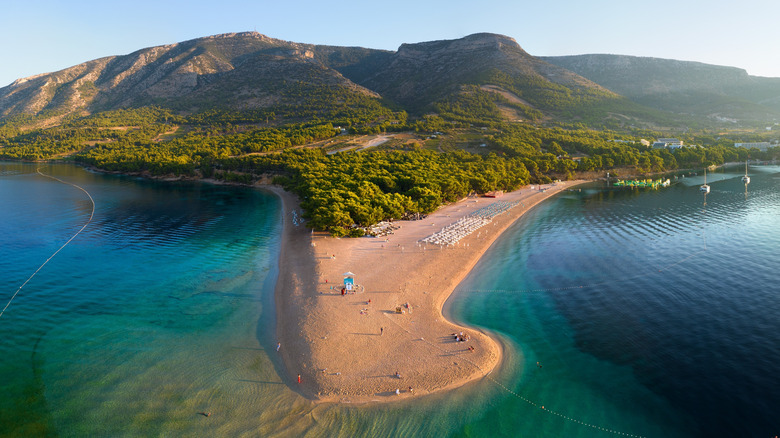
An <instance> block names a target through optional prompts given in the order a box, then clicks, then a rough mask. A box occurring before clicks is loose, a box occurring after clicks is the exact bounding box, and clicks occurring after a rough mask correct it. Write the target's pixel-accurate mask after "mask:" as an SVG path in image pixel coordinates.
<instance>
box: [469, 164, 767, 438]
mask: <svg viewBox="0 0 780 438" xmlns="http://www.w3.org/2000/svg"><path fill="white" fill-rule="evenodd" d="M742 169H744V168H742ZM739 170H741V169H739V168H735V169H731V170H730V171H726V172H723V171H720V172H718V173H715V174H710V175H709V178H708V183H710V185H711V187H712V192H711V193H710V194H709V195H707V197H706V199H705V198H704V195H703V194H702V193H700V192H699V191H698V186H699V185H700V184H701V183H702V182H703V181H702V177H695V178H686V179H682V180H680V183H678V184H676V185H674V186H672V187H670V188H668V189H663V190H657V191H652V190H648V191H644V190H642V191H638V190H633V191H632V190H628V189H621V190H612V189H607V188H606V187H604V186H602V185H593V186H590V187H589V188H585V189H583V190H582V192H569V193H567V194H565V195H564V196H560V197H557V198H556V199H554V200H552V201H550V202H547V203H545V204H544V205H542V206H540V207H539V208H537V209H536V210H535V211H533V212H532V213H531V216H530V217H527V218H526V220H523V221H522V222H521V223H519V224H517V225H516V226H515V228H514V229H513V230H511V231H510V233H508V234H507V236H506V238H505V239H502V240H501V241H500V242H499V243H498V244H497V245H496V247H495V248H494V249H493V250H492V252H491V253H490V254H489V256H488V257H486V258H485V259H484V260H483V262H482V263H481V264H480V266H478V267H477V269H476V272H475V273H474V275H472V277H471V278H470V279H469V280H468V281H467V283H466V284H463V285H461V288H460V289H461V295H462V296H463V297H464V298H463V299H462V300H461V301H460V303H459V304H457V309H456V312H455V313H456V314H459V313H462V314H463V316H464V317H465V319H466V320H468V321H470V322H471V323H472V324H476V325H480V326H485V327H489V328H491V329H493V330H496V331H498V332H501V333H504V334H505V335H506V336H508V337H509V338H510V339H511V340H512V341H513V342H517V343H518V344H520V345H521V347H522V350H523V352H524V353H525V354H526V355H534V356H535V360H534V362H535V361H536V360H539V358H540V357H541V358H542V359H541V360H540V363H541V364H542V365H543V367H542V368H538V369H537V370H534V372H535V377H534V378H536V377H541V376H544V375H546V374H548V373H553V371H552V370H551V371H548V368H555V370H554V372H555V373H556V374H555V377H553V376H550V379H553V378H557V379H559V382H557V384H559V390H560V391H564V392H566V391H570V388H567V386H568V384H569V383H568V382H567V381H566V379H571V380H574V381H576V382H578V383H582V382H589V384H591V385H593V387H594V388H595V389H594V390H596V391H603V392H608V393H609V394H608V395H607V397H609V398H610V399H613V400H616V402H617V403H623V409H636V410H639V411H643V412H645V413H650V412H656V413H657V415H658V416H660V417H665V418H666V419H667V421H668V425H667V426H672V427H671V428H670V429H667V430H662V431H660V432H661V433H660V435H661V436H667V435H670V434H673V433H674V434H678V433H679V434H681V435H683V436H708V437H713V436H723V437H737V436H740V437H762V436H775V435H777V434H778V433H780V379H778V376H780V318H778V315H780V287H778V284H780V271H779V270H778V267H780V254H778V251H779V250H780V173H778V172H780V168H778V167H753V168H751V173H752V182H751V184H750V185H749V186H748V187H747V190H746V188H745V186H744V184H743V183H742V182H741V181H740V178H739V177H740V173H739ZM496 301H498V302H500V306H501V307H502V309H503V310H502V311H500V312H498V314H495V313H491V314H488V313H486V312H485V311H484V309H486V308H489V307H491V306H492V305H494V304H493V303H494V302H496ZM515 307H516V308H517V310H515ZM507 309H511V311H507ZM529 309H530V310H529ZM518 319H520V320H522V322H520V321H518ZM556 344H558V345H556ZM569 347H571V348H569ZM594 361H599V362H603V364H604V366H602V365H599V366H594V365H593V362H594ZM612 367H615V370H614V371H609V369H610V368H612ZM599 369H601V372H599V371H597V370H599ZM620 370H623V371H626V372H630V374H631V376H633V378H634V379H635V382H631V381H630V380H626V381H625V382H624V383H622V384H618V385H615V384H614V383H610V382H606V381H605V380H608V379H617V380H622V379H625V377H621V376H620ZM613 374H614V377H613V376H612V375H613ZM589 379H592V380H589ZM550 384H551V385H554V384H556V383H553V382H550ZM637 385H641V387H644V388H646V389H647V390H649V391H651V392H652V395H653V396H654V397H651V396H646V397H639V398H637V397H634V396H631V395H630V394H629V393H630V392H631V390H632V389H631V388H634V389H635V388H637V387H638V386H637ZM530 387H531V385H526V386H520V390H528V389H529V388H530ZM572 388H573V389H575V390H576V386H573V387H572ZM623 395H628V397H625V398H623V399H622V400H621V398H622V397H623ZM539 397H540V398H541V397H542V396H539ZM539 401H540V402H543V401H544V400H541V399H540V400H539ZM580 403H582V404H583V405H586V404H588V403H590V400H589V399H587V398H583V399H582V400H580ZM566 409H573V408H572V407H567V408H566ZM584 415H585V414H583V416H584ZM594 422H595V421H594ZM604 422H605V423H606V424H603V425H604V426H609V427H614V428H616V429H619V427H618V426H612V424H620V422H621V420H620V419H617V418H616V419H615V420H609V419H605V420H604ZM609 423H612V424H609ZM518 427H522V426H521V425H519V424H518ZM623 432H630V433H635V434H641V435H651V434H650V431H649V430H625V429H623ZM656 436H658V435H656Z"/></svg>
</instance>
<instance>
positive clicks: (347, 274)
mask: <svg viewBox="0 0 780 438" xmlns="http://www.w3.org/2000/svg"><path fill="white" fill-rule="evenodd" d="M341 275H343V276H345V277H354V276H355V274H353V273H351V272H349V271H347V272H345V273H343V274H341Z"/></svg>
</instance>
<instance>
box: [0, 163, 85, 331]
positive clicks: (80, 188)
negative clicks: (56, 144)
mask: <svg viewBox="0 0 780 438" xmlns="http://www.w3.org/2000/svg"><path fill="white" fill-rule="evenodd" d="M35 171H36V172H38V174H39V175H41V176H45V177H46V178H51V179H53V180H55V181H59V182H61V183H63V184H67V185H69V186H73V187H75V188H77V189H79V190H81V191H82V192H84V193H85V194H86V195H87V197H88V198H89V201H90V202H91V203H92V211H91V212H90V213H89V219H88V220H87V222H86V223H85V224H84V225H83V226H82V227H81V228H79V230H78V231H76V234H74V235H73V236H71V237H70V239H68V241H67V242H65V243H63V244H62V246H60V247H59V248H58V249H57V251H54V253H53V254H52V255H50V256H49V258H48V259H46V261H44V262H43V263H41V265H40V266H38V269H36V270H35V272H33V273H32V275H30V276H29V277H28V278H27V280H25V281H24V283H22V285H21V286H19V289H17V290H16V292H14V294H13V296H11V299H10V300H8V303H6V305H5V307H4V308H3V310H2V311H0V318H2V317H3V314H4V313H5V311H6V310H7V309H8V306H10V305H11V302H13V300H14V298H16V296H17V295H19V292H21V290H22V288H24V287H25V286H26V285H27V283H29V282H30V280H32V279H33V277H35V275H36V274H38V272H40V270H41V269H43V267H44V266H46V264H47V263H49V260H51V259H53V258H54V256H56V255H57V254H58V253H59V252H60V251H62V249H63V248H65V247H66V246H68V244H69V243H70V242H72V241H73V239H75V238H76V236H78V235H79V234H81V232H82V231H84V229H85V228H87V225H89V224H90V223H91V222H92V218H93V217H94V216H95V200H94V199H92V195H90V194H89V192H88V191H86V190H84V188H83V187H81V186H78V185H76V184H73V183H69V182H67V181H63V180H61V179H59V178H57V177H54V176H51V175H46V174H45V173H43V172H41V169H40V168H38V169H36V170H35Z"/></svg>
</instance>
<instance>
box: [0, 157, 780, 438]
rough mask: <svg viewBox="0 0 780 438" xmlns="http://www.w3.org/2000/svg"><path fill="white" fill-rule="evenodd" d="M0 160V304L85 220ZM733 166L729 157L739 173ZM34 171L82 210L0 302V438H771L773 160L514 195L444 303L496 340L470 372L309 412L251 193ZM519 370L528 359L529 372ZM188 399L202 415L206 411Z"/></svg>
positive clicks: (774, 390)
mask: <svg viewBox="0 0 780 438" xmlns="http://www.w3.org/2000/svg"><path fill="white" fill-rule="evenodd" d="M35 169H36V167H35V166H33V165H24V164H14V163H0V205H2V206H3V208H2V209H0V298H1V299H2V303H0V304H2V305H3V306H4V305H5V303H6V302H7V300H8V299H10V297H11V296H12V295H13V293H14V292H16V291H17V289H18V288H19V286H20V285H21V284H22V283H24V281H25V280H26V279H27V278H28V277H29V276H30V275H31V274H32V273H33V272H34V271H35V270H36V269H37V268H38V267H39V266H40V265H41V263H43V262H44V261H45V260H46V259H47V258H48V257H49V256H50V255H51V254H52V253H53V252H54V251H56V250H57V249H58V248H59V247H60V246H61V245H62V244H63V243H64V242H66V241H67V240H68V239H69V238H70V237H71V236H72V235H73V234H74V233H75V232H76V231H78V229H79V228H80V227H81V226H83V224H84V223H85V222H86V220H87V219H88V217H89V214H90V211H91V207H92V206H91V203H90V202H89V199H88V198H87V197H86V195H85V194H84V193H83V192H81V191H80V190H78V189H76V188H74V187H72V186H69V185H67V184H62V183H60V182H57V181H54V180H52V179H49V178H45V177H42V176H40V175H38V174H37V173H36V172H35ZM743 170H744V169H743ZM42 171H44V172H45V173H48V174H52V175H55V176H57V177H58V178H60V179H62V180H64V181H68V182H71V183H74V184H78V185H79V186H81V187H83V188H84V189H85V190H87V191H88V192H89V193H90V194H91V195H92V197H93V198H94V199H95V216H94V219H93V221H92V223H90V225H89V226H88V227H87V228H86V229H85V230H84V232H83V233H82V234H80V235H79V236H77V238H76V239H74V240H73V241H72V243H70V244H69V245H68V246H66V247H65V248H64V249H63V250H62V251H61V252H60V253H59V254H58V255H57V256H56V257H55V258H53V259H52V260H51V261H50V262H49V263H48V264H47V265H46V266H44V268H42V269H41V271H40V272H39V273H38V274H37V275H36V276H35V277H34V278H33V279H32V280H31V281H30V282H29V283H28V284H27V285H26V286H25V287H24V288H23V289H22V290H21V291H20V292H19V294H18V295H17V297H16V298H15V299H14V300H13V302H12V303H11V305H10V306H9V308H8V310H7V311H6V313H5V314H4V315H3V316H2V317H1V318H0V333H2V341H0V379H2V382H3V387H2V390H3V397H0V436H43V435H48V436H56V435H59V436H160V435H165V436H528V437H542V436H551V437H557V436H578V437H591V436H592V437H602V436H626V434H628V435H636V436H664V437H666V436H672V437H673V436H705V435H706V436H774V435H775V434H777V433H778V432H779V431H780V424H778V422H777V421H778V420H777V418H776V416H775V415H774V413H775V412H776V411H778V409H777V408H778V407H779V406H780V402H778V399H777V397H778V394H780V388H778V387H777V385H778V383H777V379H776V378H775V376H776V375H778V374H779V373H780V368H778V366H777V365H776V364H779V363H780V342H778V335H777V333H780V326H778V324H779V323H778V319H777V318H776V315H777V313H778V310H780V301H778V298H777V294H776V292H775V291H776V286H775V285H776V284H777V281H778V274H777V272H776V270H775V269H774V266H778V264H777V262H778V261H779V260H778V256H777V255H775V254H774V249H775V248H777V247H778V246H777V243H779V242H778V233H777V232H776V230H777V229H778V225H780V223H778V217H780V214H778V213H780V212H778V205H779V204H778V202H777V201H778V195H777V194H778V190H777V188H778V176H777V175H778V172H779V171H780V169H778V168H756V169H755V170H751V173H753V175H752V177H753V182H752V183H751V185H750V186H749V188H748V193H747V194H745V189H744V186H742V184H741V183H739V178H738V177H739V176H740V175H739V173H738V169H734V171H733V173H728V172H725V173H719V174H713V175H708V182H709V183H710V184H711V185H712V193H710V195H709V196H708V198H707V199H706V205H704V198H703V196H702V195H701V194H700V193H699V192H698V184H701V181H698V179H697V178H686V179H685V180H683V182H681V183H679V184H677V185H675V186H673V187H671V188H669V189H666V190H659V191H646V192H640V191H624V190H621V191H613V190H605V189H604V188H603V187H592V188H588V189H585V190H583V191H582V192H569V193H566V194H565V195H563V196H558V197H556V198H554V199H552V200H550V201H548V202H545V203H544V204H542V205H541V206H539V207H537V208H536V209H534V210H533V211H532V212H531V213H530V214H529V215H528V216H526V218H525V219H524V220H522V221H520V222H519V223H517V224H516V225H515V226H514V227H513V228H512V229H511V230H510V231H508V232H507V234H506V236H504V238H502V239H501V240H500V242H497V244H496V245H495V246H494V247H493V248H492V249H491V251H490V252H489V253H488V254H487V255H486V257H485V258H484V259H483V261H482V262H481V263H480V264H479V266H478V267H477V268H476V269H475V271H474V272H473V273H472V275H470V276H469V278H468V279H467V280H466V281H465V282H464V283H463V284H462V285H461V286H460V287H459V288H458V291H457V293H456V294H455V295H454V296H453V299H452V300H451V302H450V303H449V308H448V311H449V312H451V313H452V314H453V315H454V317H455V318H456V319H459V320H463V321H466V322H467V323H468V324H472V325H477V326H480V327H485V328H486V329H487V330H490V331H493V332H494V333H496V334H497V335H498V336H500V338H501V339H502V342H503V343H504V345H505V349H506V355H505V356H506V359H505V361H504V363H503V364H502V367H501V368H500V369H497V370H496V371H494V372H493V373H492V374H491V375H490V376H489V377H488V378H486V379H483V380H482V381H479V382H475V383H474V384H470V385H468V386H467V387H465V388H461V389H459V390H457V391H452V392H448V393H443V394H437V395H434V396H431V397H426V398H423V399H421V400H417V401H414V402H411V403H389V404H385V405H381V406H363V407H353V406H343V405H327V404H326V405H315V404H313V403H311V402H309V401H307V400H305V399H303V398H301V397H300V396H299V395H298V394H297V393H295V392H294V391H291V390H290V389H289V387H288V386H287V385H286V383H285V381H284V379H285V378H284V377H280V372H279V369H280V368H279V363H278V360H277V358H276V356H275V352H274V351H273V350H274V346H275V343H276V341H275V339H274V337H273V330H274V326H275V315H274V309H273V301H272V294H273V284H274V282H275V279H276V275H277V268H276V265H275V264H276V260H277V257H278V245H279V241H278V238H277V236H278V235H279V231H280V222H279V217H280V214H281V212H280V204H279V202H278V200H277V198H276V197H275V196H272V195H270V194H265V193H263V192H261V191H259V190H252V189H246V188H237V187H224V186H214V185H208V184H200V183H183V182H156V181H146V180H142V179H137V178H131V177H118V176H110V175H102V174H94V173H90V172H87V171H84V170H83V169H80V168H77V167H74V166H70V165H57V166H44V167H43V168H42ZM537 363H538V364H539V365H541V367H539V366H537ZM200 412H210V413H211V415H210V416H209V417H206V416H203V415H200V414H199V413H200Z"/></svg>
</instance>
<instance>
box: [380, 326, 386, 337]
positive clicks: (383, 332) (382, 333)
mask: <svg viewBox="0 0 780 438" xmlns="http://www.w3.org/2000/svg"><path fill="white" fill-rule="evenodd" d="M384 334H385V328H384V327H379V336H382V335H384Z"/></svg>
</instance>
